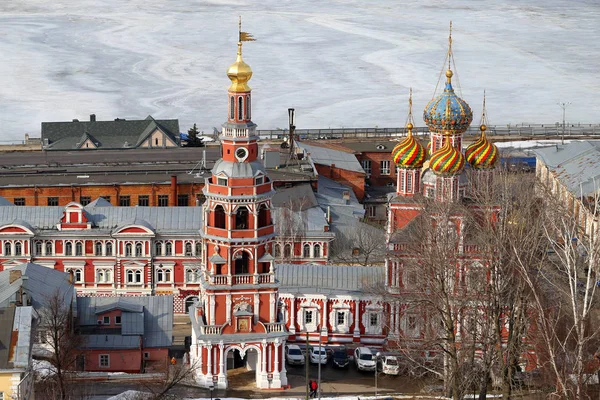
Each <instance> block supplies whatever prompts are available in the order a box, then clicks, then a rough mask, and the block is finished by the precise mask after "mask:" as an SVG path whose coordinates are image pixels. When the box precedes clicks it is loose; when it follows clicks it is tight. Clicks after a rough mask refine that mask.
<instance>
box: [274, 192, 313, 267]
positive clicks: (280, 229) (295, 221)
mask: <svg viewBox="0 0 600 400" xmlns="http://www.w3.org/2000/svg"><path fill="white" fill-rule="evenodd" d="M309 208H310V201H309V199H308V198H306V197H304V196H302V197H299V198H289V199H288V200H286V201H285V202H284V203H283V204H282V205H280V206H278V207H275V208H274V210H273V211H274V214H275V223H276V232H277V237H276V239H275V241H274V242H273V246H278V247H277V248H278V249H279V250H278V251H279V253H278V252H277V251H275V250H274V251H273V253H274V254H273V255H274V256H275V258H279V259H281V260H282V261H284V262H290V261H291V260H292V258H293V257H294V249H295V245H296V243H300V242H301V241H302V239H303V238H304V237H305V236H306V230H307V224H308V221H307V218H308V217H307V212H308V211H307V210H308V209H309Z"/></svg>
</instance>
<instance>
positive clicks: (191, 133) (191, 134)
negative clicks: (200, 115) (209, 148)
mask: <svg viewBox="0 0 600 400" xmlns="http://www.w3.org/2000/svg"><path fill="white" fill-rule="evenodd" d="M199 133H200V131H198V127H197V126H196V124H195V123H194V126H193V127H191V128H190V129H189V130H188V142H187V145H186V147H202V146H204V143H202V138H200V137H198V134H199Z"/></svg>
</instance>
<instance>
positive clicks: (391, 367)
mask: <svg viewBox="0 0 600 400" xmlns="http://www.w3.org/2000/svg"><path fill="white" fill-rule="evenodd" d="M399 364H400V363H399V362H398V357H396V356H391V355H383V356H380V357H377V370H378V371H381V372H383V373H384V374H387V375H398V374H399V373H400V365H399Z"/></svg>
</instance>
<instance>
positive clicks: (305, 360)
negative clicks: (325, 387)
mask: <svg viewBox="0 0 600 400" xmlns="http://www.w3.org/2000/svg"><path fill="white" fill-rule="evenodd" d="M308 351H309V350H308V329H307V330H306V352H305V353H304V355H305V357H304V366H305V367H306V368H305V369H306V400H308V396H309V393H308V389H309V388H308V386H309V385H308V364H310V361H309V359H308Z"/></svg>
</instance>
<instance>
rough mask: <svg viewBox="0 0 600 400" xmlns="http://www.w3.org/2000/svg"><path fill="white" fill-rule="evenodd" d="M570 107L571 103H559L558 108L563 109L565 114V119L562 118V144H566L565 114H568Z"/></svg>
mask: <svg viewBox="0 0 600 400" xmlns="http://www.w3.org/2000/svg"><path fill="white" fill-rule="evenodd" d="M569 105H571V102H570V101H568V102H562V103H558V106H559V107H560V108H562V112H563V116H562V117H563V118H562V137H561V139H560V144H565V113H566V112H567V107H569Z"/></svg>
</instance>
